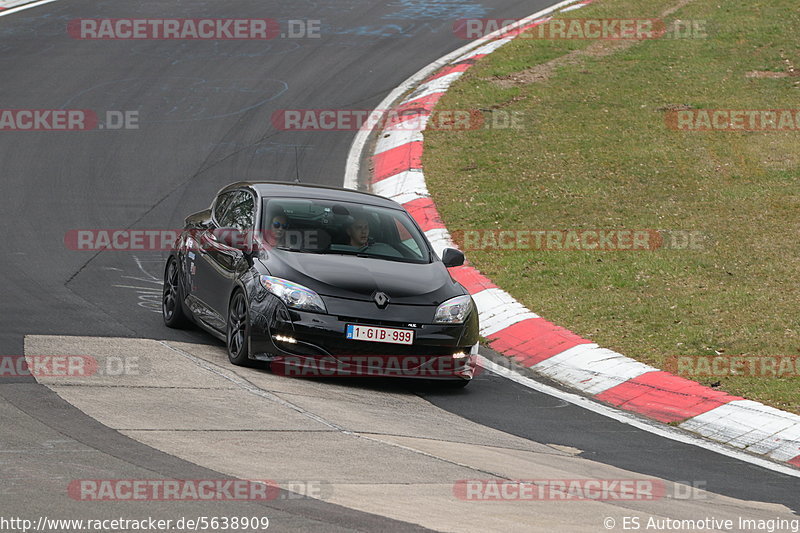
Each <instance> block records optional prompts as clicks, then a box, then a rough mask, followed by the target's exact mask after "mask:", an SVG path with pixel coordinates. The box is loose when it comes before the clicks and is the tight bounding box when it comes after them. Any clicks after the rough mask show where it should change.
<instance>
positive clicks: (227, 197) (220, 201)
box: [214, 191, 236, 223]
mask: <svg viewBox="0 0 800 533" xmlns="http://www.w3.org/2000/svg"><path fill="white" fill-rule="evenodd" d="M235 194H236V192H235V191H232V192H226V193H223V194H220V195H219V196H218V197H217V200H216V202H214V220H216V221H217V223H220V221H221V220H222V217H223V216H224V215H225V212H226V211H228V207H230V205H231V201H233V199H234V198H235Z"/></svg>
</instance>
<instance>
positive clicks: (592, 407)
mask: <svg viewBox="0 0 800 533" xmlns="http://www.w3.org/2000/svg"><path fill="white" fill-rule="evenodd" d="M478 364H479V365H481V366H482V367H483V368H485V369H486V370H489V371H490V372H493V373H495V374H497V375H498V376H501V377H504V378H506V379H509V380H511V381H513V382H514V383H518V384H520V385H522V386H524V387H528V388H529V389H533V390H535V391H538V392H541V393H543V394H547V395H548V396H552V397H554V398H558V399H559V400H563V401H565V402H568V403H571V404H572V405H576V406H578V407H582V408H583V409H586V410H588V411H591V412H593V413H597V414H599V415H602V416H606V417H608V418H611V419H613V420H616V421H617V422H621V423H623V424H627V425H629V426H633V427H635V428H637V429H641V430H643V431H647V432H648V433H653V434H654V435H658V436H659V437H664V438H667V439H670V440H674V441H676V442H681V443H683V444H690V445H692V446H697V447H698V448H703V449H704V450H709V451H712V452H715V453H718V454H720V455H725V456H727V457H732V458H734V459H738V460H739V461H744V462H746V463H750V464H753V465H756V466H760V467H762V468H766V469H767V470H772V471H774V472H779V473H781V474H786V475H787V476H792V477H796V478H800V470H796V469H794V468H792V467H790V466H784V465H781V464H777V463H773V462H772V461H769V460H767V459H762V458H761V457H755V456H753V455H750V454H749V453H744V452H741V451H739V450H734V449H732V448H728V447H727V446H725V445H724V444H718V443H716V442H710V441H707V440H705V439H701V438H699V437H695V436H693V435H690V434H689V433H687V432H685V431H684V430H680V429H674V428H672V427H670V426H667V425H662V424H658V423H655V422H650V421H648V420H644V419H642V418H639V417H638V416H636V415H634V414H631V413H628V412H626V411H618V410H617V409H615V408H612V407H607V406H605V405H603V404H600V403H597V402H594V401H592V400H590V399H589V398H586V397H584V396H579V395H577V394H573V393H571V392H565V391H562V390H559V389H556V388H555V387H551V386H549V385H545V384H543V383H539V382H538V381H535V380H533V379H531V378H529V377H526V376H523V375H522V374H519V373H517V372H515V371H514V370H510V369H508V368H504V367H502V366H500V365H498V364H496V363H494V362H493V361H490V360H488V359H486V358H485V357H483V356H482V355H479V356H478Z"/></svg>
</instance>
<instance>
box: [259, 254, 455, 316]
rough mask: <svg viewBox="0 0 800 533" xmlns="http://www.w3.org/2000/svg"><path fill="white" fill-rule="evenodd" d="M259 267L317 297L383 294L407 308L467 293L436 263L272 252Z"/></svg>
mask: <svg viewBox="0 0 800 533" xmlns="http://www.w3.org/2000/svg"><path fill="white" fill-rule="evenodd" d="M265 255H267V257H266V258H264V257H262V259H261V261H262V263H263V264H264V265H265V266H266V267H267V269H268V270H269V272H270V275H272V276H276V277H279V278H283V279H287V280H289V281H293V282H295V283H300V284H301V285H305V286H306V287H308V288H309V289H311V290H313V291H315V292H317V293H318V294H319V295H321V296H333V297H337V298H348V299H353V300H363V301H371V300H372V296H373V295H374V294H375V293H376V292H379V291H380V292H384V293H386V294H387V295H388V296H389V301H390V304H391V303H396V304H406V305H439V304H440V303H442V302H444V301H445V300H447V299H449V298H452V297H454V296H459V295H461V294H466V291H465V290H464V289H463V287H461V285H459V284H458V283H457V282H455V281H454V280H453V278H452V277H450V273H449V272H448V271H447V268H446V267H445V266H444V264H443V263H441V262H440V261H437V262H434V263H429V264H416V263H401V262H397V261H386V260H382V259H373V258H366V257H356V256H352V255H335V254H311V253H297V252H286V251H281V250H271V251H270V252H268V253H267V254H265Z"/></svg>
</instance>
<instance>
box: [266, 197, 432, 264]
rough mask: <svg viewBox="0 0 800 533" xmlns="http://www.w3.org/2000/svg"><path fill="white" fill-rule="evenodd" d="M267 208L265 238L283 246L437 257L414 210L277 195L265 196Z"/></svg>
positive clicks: (405, 258) (409, 258)
mask: <svg viewBox="0 0 800 533" xmlns="http://www.w3.org/2000/svg"><path fill="white" fill-rule="evenodd" d="M262 212H263V220H262V230H263V235H264V238H265V241H266V243H267V244H268V245H269V246H271V247H273V248H276V249H278V250H283V251H287V252H297V253H315V254H337V255H353V256H357V257H366V258H376V259H384V260H390V261H399V262H406V263H430V262H431V255H430V252H429V250H428V245H427V244H426V242H425V239H424V237H423V236H422V234H421V233H420V231H419V229H418V228H417V226H416V225H415V224H414V223H413V221H412V220H411V218H410V217H409V216H408V214H407V213H406V212H405V211H402V210H399V209H390V208H386V207H380V206H373V205H365V204H356V203H349V202H338V201H326V200H316V199H294V198H273V199H269V200H265V201H264V209H263V211H262Z"/></svg>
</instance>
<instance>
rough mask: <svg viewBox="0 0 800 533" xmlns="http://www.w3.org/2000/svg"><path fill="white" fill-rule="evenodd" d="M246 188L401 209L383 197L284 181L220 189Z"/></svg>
mask: <svg viewBox="0 0 800 533" xmlns="http://www.w3.org/2000/svg"><path fill="white" fill-rule="evenodd" d="M242 188H247V189H250V190H252V191H253V192H255V193H256V194H258V195H259V196H264V197H267V198H270V197H283V198H286V197H289V198H315V199H318V200H341V201H343V202H355V203H361V204H369V205H376V206H383V207H390V208H394V209H397V208H401V207H400V204H398V203H397V202H395V201H393V200H389V199H388V198H384V197H383V196H378V195H377V194H371V193H368V192H362V191H356V190H353V189H342V188H339V187H325V186H322V185H307V184H304V183H291V182H286V181H238V182H236V183H231V184H230V185H227V186H225V187H223V188H222V189H220V191H219V192H218V193H217V194H218V195H219V194H222V193H223V192H227V191H229V190H233V189H242Z"/></svg>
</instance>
